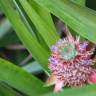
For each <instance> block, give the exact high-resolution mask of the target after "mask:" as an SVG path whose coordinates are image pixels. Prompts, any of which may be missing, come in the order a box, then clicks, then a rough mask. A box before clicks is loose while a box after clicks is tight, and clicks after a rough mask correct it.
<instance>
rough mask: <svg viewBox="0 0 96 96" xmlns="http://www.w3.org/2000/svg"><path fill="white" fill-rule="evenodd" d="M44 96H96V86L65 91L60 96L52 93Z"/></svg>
mask: <svg viewBox="0 0 96 96" xmlns="http://www.w3.org/2000/svg"><path fill="white" fill-rule="evenodd" d="M42 96H96V85H90V86H84V87H81V88H73V89H72V88H71V89H65V90H63V91H62V92H61V93H58V94H53V93H50V94H46V95H42Z"/></svg>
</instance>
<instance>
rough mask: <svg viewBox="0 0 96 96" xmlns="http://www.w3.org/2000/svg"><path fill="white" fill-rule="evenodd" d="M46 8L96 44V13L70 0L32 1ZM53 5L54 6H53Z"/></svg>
mask: <svg viewBox="0 0 96 96" xmlns="http://www.w3.org/2000/svg"><path fill="white" fill-rule="evenodd" d="M34 1H36V2H37V3H38V4H40V5H42V6H44V7H45V8H47V9H48V10H49V11H50V12H51V13H53V14H54V15H56V16H57V17H58V18H60V19H61V20H62V21H64V22H66V23H67V24H68V25H69V26H70V27H71V28H72V29H74V30H75V31H76V32H78V33H79V34H80V35H82V36H83V37H85V38H87V39H89V40H90V41H92V42H93V43H95V42H96V32H95V31H96V12H95V13H93V11H92V12H91V10H89V9H88V8H86V7H82V6H79V5H77V4H75V3H73V2H71V1H70V0H62V1H61V0H34ZM54 5H55V6H54Z"/></svg>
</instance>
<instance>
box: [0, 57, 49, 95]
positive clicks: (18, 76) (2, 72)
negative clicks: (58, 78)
mask: <svg viewBox="0 0 96 96" xmlns="http://www.w3.org/2000/svg"><path fill="white" fill-rule="evenodd" d="M0 80H1V81H3V82H5V83H8V84H9V85H10V86H12V87H14V88H16V89H18V90H19V91H22V92H23V93H25V94H27V95H28V96H40V94H43V93H46V92H48V91H49V89H47V88H44V87H43V83H42V82H41V81H40V80H39V79H36V78H35V77H34V76H32V75H31V74H29V73H27V72H25V71H24V70H22V69H21V68H19V67H17V66H16V65H14V64H12V63H10V62H8V61H5V60H4V59H1V58H0ZM37 82H38V84H37Z"/></svg>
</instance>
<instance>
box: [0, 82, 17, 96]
mask: <svg viewBox="0 0 96 96" xmlns="http://www.w3.org/2000/svg"><path fill="white" fill-rule="evenodd" d="M16 95H17V93H16V92H15V91H14V90H13V89H12V88H10V87H9V86H6V85H5V84H2V82H1V83H0V96H16Z"/></svg>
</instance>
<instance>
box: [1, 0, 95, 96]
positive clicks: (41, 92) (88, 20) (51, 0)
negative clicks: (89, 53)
mask: <svg viewBox="0 0 96 96" xmlns="http://www.w3.org/2000/svg"><path fill="white" fill-rule="evenodd" d="M85 3H86V2H85V0H0V8H1V9H2V11H3V12H4V14H5V15H6V17H7V18H8V20H9V21H10V23H11V25H12V27H13V29H14V31H15V32H16V34H14V33H13V32H14V31H13V30H12V29H11V26H10V23H9V22H8V20H6V19H4V20H3V21H2V22H1V24H0V25H1V26H0V48H1V47H4V48H7V47H8V45H11V44H16V43H17V44H18V43H19V44H21V43H22V44H23V45H24V47H25V48H26V49H27V50H28V51H29V52H30V53H31V54H32V57H33V58H34V59H33V58H32V60H31V63H30V62H27V64H25V65H22V67H20V66H21V65H20V66H19V64H17V63H19V62H20V61H21V59H22V58H23V59H24V57H26V56H25V55H24V54H25V53H26V52H25V53H23V55H22V54H21V53H19V51H18V52H17V51H16V52H17V55H16V54H15V55H16V56H17V58H16V59H18V60H12V61H14V62H16V64H13V63H10V62H9V61H7V60H5V59H1V58H0V82H4V84H8V85H10V86H11V87H12V88H15V89H16V90H19V91H20V92H22V93H24V94H26V95H28V96H77V94H78V96H95V95H96V92H95V89H96V86H94V85H93V86H92V85H91V86H85V87H81V88H73V89H71V88H65V89H64V91H63V90H62V92H60V93H59V94H53V93H52V91H51V88H46V87H43V85H44V82H42V81H40V79H38V78H36V77H35V76H34V75H33V74H37V73H39V72H42V71H44V72H46V73H48V58H49V56H50V47H51V46H52V45H53V44H55V43H56V41H57V40H58V39H59V38H60V37H59V35H58V32H57V30H56V28H55V26H54V23H53V18H52V16H51V14H53V15H55V16H56V17H58V19H60V20H61V21H63V22H64V23H65V24H66V25H68V26H69V27H70V28H71V29H72V30H73V31H72V34H74V35H77V34H79V35H81V36H82V37H83V38H84V39H88V40H89V41H91V42H93V43H96V32H95V31H96V23H95V22H96V18H95V17H96V12H95V11H93V10H91V9H89V8H87V7H85ZM5 27H6V28H5ZM10 29H11V31H12V32H11V31H10ZM75 32H76V33H75ZM16 35H17V36H18V37H17V36H16ZM18 38H19V39H18ZM63 51H64V52H65V50H63ZM22 52H23V51H22ZM20 54H21V55H20ZM73 55H74V54H73ZM14 58H15V57H14ZM68 58H69V57H68ZM9 60H11V59H9ZM28 72H29V73H28ZM30 73H32V74H30ZM44 79H45V78H44ZM8 85H7V86H6V85H2V83H0V95H2V96H16V95H17V93H16V92H15V91H14V90H13V89H12V88H10V87H9V86H8Z"/></svg>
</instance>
